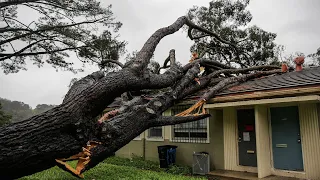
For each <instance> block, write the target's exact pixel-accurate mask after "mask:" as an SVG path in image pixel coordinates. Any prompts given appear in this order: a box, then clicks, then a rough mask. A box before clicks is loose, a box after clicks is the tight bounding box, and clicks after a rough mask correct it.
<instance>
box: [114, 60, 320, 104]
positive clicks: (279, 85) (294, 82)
mask: <svg viewBox="0 0 320 180" xmlns="http://www.w3.org/2000/svg"><path fill="white" fill-rule="evenodd" d="M315 85H316V86H320V66H318V67H310V68H304V69H302V71H291V72H287V73H283V74H280V75H279V74H277V75H276V74H274V75H270V76H266V77H261V78H257V79H253V80H250V81H247V82H244V83H241V84H239V85H236V86H233V87H230V88H228V89H226V90H224V91H222V92H220V93H218V94H217V95H216V97H219V96H230V95H235V94H242V93H250V92H257V91H270V90H279V89H288V88H297V87H306V86H315ZM206 91H207V89H204V90H201V91H198V92H197V93H195V94H192V95H189V96H187V97H186V98H185V100H187V101H190V100H198V98H199V97H201V96H202V95H203V94H204V93H205V92H206ZM117 106H120V101H118V100H115V101H114V102H113V103H112V104H110V105H109V106H108V107H109V108H114V107H117Z"/></svg>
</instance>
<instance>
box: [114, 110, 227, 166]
mask: <svg viewBox="0 0 320 180" xmlns="http://www.w3.org/2000/svg"><path fill="white" fill-rule="evenodd" d="M170 114H171V113H170V111H166V112H165V113H164V115H170ZM210 114H211V115H212V116H211V117H210V119H209V139H210V140H209V141H210V142H209V143H183V142H172V141H171V126H165V127H163V128H164V130H163V133H164V139H163V140H162V141H161V140H155V141H153V140H148V139H147V140H146V139H144V138H145V137H146V136H144V137H142V140H140V141H139V140H133V141H131V142H130V143H129V144H127V145H126V146H124V147H123V148H121V149H120V150H119V151H117V153H116V155H118V156H121V157H130V156H131V155H132V154H135V155H139V156H142V157H143V141H145V152H144V153H145V154H144V155H145V158H146V159H147V160H152V161H159V158H158V148H157V146H161V145H175V146H178V148H177V154H176V155H177V156H176V163H177V164H181V165H189V166H192V161H193V153H194V152H202V151H204V152H208V153H209V156H210V169H211V170H214V169H223V168H224V159H223V157H224V151H223V127H222V126H223V122H222V120H223V119H222V111H221V110H210ZM145 134H147V133H145Z"/></svg>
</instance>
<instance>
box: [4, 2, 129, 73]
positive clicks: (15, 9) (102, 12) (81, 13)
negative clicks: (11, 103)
mask: <svg viewBox="0 0 320 180" xmlns="http://www.w3.org/2000/svg"><path fill="white" fill-rule="evenodd" d="M26 14H28V16H30V17H32V16H33V17H38V19H36V18H31V19H30V21H26V18H22V17H23V16H26ZM121 25H122V24H121V23H120V22H117V21H115V20H114V17H113V13H112V11H111V5H110V6H108V7H101V5H100V2H98V1H97V0H72V1H71V0H4V1H1V2H0V34H1V35H0V68H2V69H3V71H4V73H16V72H18V71H19V70H25V69H26V63H27V60H30V62H32V63H33V64H35V65H37V66H39V67H41V66H43V65H44V64H50V65H52V66H53V67H54V68H59V69H63V70H70V71H72V72H77V71H82V70H83V69H82V68H79V69H77V68H75V67H74V62H71V61H69V60H68V57H69V56H71V55H72V54H76V55H77V56H78V57H79V59H80V61H81V62H82V63H89V62H90V63H96V64H98V65H99V66H100V67H110V66H111V65H107V64H106V63H104V61H105V59H109V58H115V59H113V60H115V61H117V60H118V57H119V55H120V54H121V52H122V51H123V49H124V46H125V42H121V41H118V40H117V35H116V33H117V31H118V30H119V28H120V27H121ZM101 28H103V29H104V32H100V31H99V29H101ZM113 34H115V35H113ZM81 57H85V59H84V58H81ZM89 57H90V58H89Z"/></svg>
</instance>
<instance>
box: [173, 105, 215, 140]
mask: <svg viewBox="0 0 320 180" xmlns="http://www.w3.org/2000/svg"><path fill="white" fill-rule="evenodd" d="M189 107H190V106H178V107H174V108H173V109H172V115H175V114H178V113H180V112H182V111H184V110H186V109H188V108H189ZM208 122H209V118H206V119H201V120H199V121H193V122H189V123H182V124H176V125H173V126H172V140H173V141H175V142H193V143H208V141H209V138H208V127H209V126H208Z"/></svg>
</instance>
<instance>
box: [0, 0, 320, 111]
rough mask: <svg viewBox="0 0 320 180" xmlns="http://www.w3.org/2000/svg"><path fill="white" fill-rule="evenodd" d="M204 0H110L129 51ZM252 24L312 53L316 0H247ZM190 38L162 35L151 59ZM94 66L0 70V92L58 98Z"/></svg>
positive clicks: (291, 48) (185, 45) (180, 55)
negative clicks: (71, 69) (80, 69)
mask: <svg viewBox="0 0 320 180" xmlns="http://www.w3.org/2000/svg"><path fill="white" fill-rule="evenodd" d="M209 2H210V1H209V0H197V1H194V0H109V1H103V5H107V4H112V5H113V12H114V14H115V16H116V18H117V20H119V21H121V22H122V23H123V27H122V28H121V30H120V35H121V37H120V39H124V40H126V41H128V42H129V44H128V46H127V50H128V52H132V51H134V50H139V49H140V48H141V47H142V45H143V43H144V42H145V41H146V39H147V38H148V37H149V36H150V35H151V34H152V33H153V32H154V31H156V30H157V29H158V28H161V27H164V26H168V25H170V24H171V23H173V22H174V21H175V20H176V19H177V18H178V17H179V16H182V15H185V14H186V12H187V10H188V9H189V8H191V7H192V6H193V5H197V6H208V3H209ZM249 9H250V11H251V13H252V15H253V20H252V22H251V25H253V24H256V25H258V26H259V27H261V28H263V29H265V30H267V31H271V32H274V33H277V39H276V42H277V43H278V44H282V45H284V46H285V47H286V52H289V53H291V52H296V51H300V52H304V53H305V54H308V53H313V52H315V51H316V49H317V48H318V47H320V24H319V17H320V1H319V0H308V1H305V0H267V1H266V0H251V3H250V6H249ZM191 44H192V42H191V41H190V40H189V39H187V38H186V33H184V32H182V31H179V32H177V33H175V34H173V35H171V36H168V37H166V38H165V39H163V40H162V41H161V42H160V44H159V46H158V47H157V49H156V52H155V60H158V61H159V62H163V60H164V59H165V57H166V56H167V55H168V52H169V50H170V49H175V50H176V55H177V60H178V61H180V62H182V63H185V62H187V61H188V60H189V57H190V52H189V47H190V46H191ZM94 70H96V69H95V68H94V67H88V68H87V70H86V71H85V72H84V73H79V74H76V75H75V74H73V73H71V72H63V71H59V72H56V70H55V69H53V68H51V67H50V66H45V67H44V68H37V67H35V66H28V71H20V72H19V73H16V74H9V75H5V74H3V73H2V71H1V72H0V97H2V98H7V99H10V100H18V101H22V102H24V103H27V104H29V105H31V106H32V107H33V108H34V107H35V106H36V105H37V104H60V103H61V102H62V99H63V96H64V95H65V94H66V92H67V91H68V85H69V83H70V80H71V79H72V78H74V77H82V76H85V75H87V74H89V73H91V72H93V71H94Z"/></svg>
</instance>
